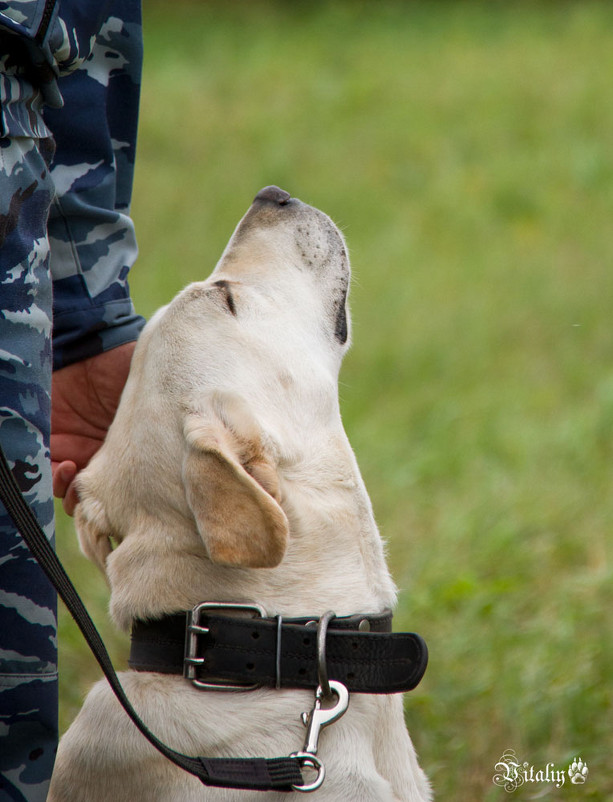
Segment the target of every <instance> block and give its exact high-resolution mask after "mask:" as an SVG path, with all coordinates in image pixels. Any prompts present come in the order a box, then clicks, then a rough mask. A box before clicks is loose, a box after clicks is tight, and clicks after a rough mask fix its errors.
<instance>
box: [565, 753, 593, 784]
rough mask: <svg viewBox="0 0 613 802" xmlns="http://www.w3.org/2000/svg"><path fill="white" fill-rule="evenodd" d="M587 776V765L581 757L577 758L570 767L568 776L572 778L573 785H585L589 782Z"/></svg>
mask: <svg viewBox="0 0 613 802" xmlns="http://www.w3.org/2000/svg"><path fill="white" fill-rule="evenodd" d="M587 775H588V767H587V765H586V764H585V763H584V762H583V761H582V760H581V758H580V757H576V758H575V759H574V760H573V762H572V763H571V764H570V766H569V767H568V776H569V777H570V781H571V783H573V785H583V783H584V782H585V781H586V780H587Z"/></svg>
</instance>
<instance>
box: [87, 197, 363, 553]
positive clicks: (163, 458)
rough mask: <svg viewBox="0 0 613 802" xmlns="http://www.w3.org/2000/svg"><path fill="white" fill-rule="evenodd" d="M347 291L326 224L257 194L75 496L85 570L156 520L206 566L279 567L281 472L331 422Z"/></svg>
mask: <svg viewBox="0 0 613 802" xmlns="http://www.w3.org/2000/svg"><path fill="white" fill-rule="evenodd" d="M348 287H349V260H348V256H347V250H346V247H345V243H344V241H343V238H342V236H341V234H340V232H339V231H338V229H337V228H336V226H335V225H334V224H333V223H332V221H331V220H330V219H329V218H328V217H327V216H326V215H324V214H323V213H322V212H320V211H318V210H317V209H314V208H312V207H310V206H307V205H306V204H304V203H302V202H301V201H299V200H297V199H295V198H291V197H290V195H289V194H288V193H286V192H284V191H283V190H280V189H278V188H277V187H267V188H265V189H263V190H262V191H261V192H259V193H258V195H257V196H256V198H255V200H254V202H253V204H252V206H251V207H250V208H249V210H248V212H247V213H246V215H245V216H244V217H243V219H242V220H241V222H240V223H239V225H238V227H237V228H236V230H235V232H234V234H233V236H232V238H231V239H230V241H229V243H228V245H227V247H226V249H225V251H224V253H223V255H222V257H221V259H220V261H219V263H218V264H217V266H216V268H215V270H214V271H213V273H212V275H211V276H210V277H209V278H208V279H207V280H206V281H203V282H198V283H195V284H192V285H190V286H189V287H187V288H186V289H185V290H184V291H183V292H181V293H180V294H179V295H178V296H177V297H176V298H175V299H174V300H173V301H172V303H170V304H169V305H168V306H167V307H164V308H163V309H161V310H159V311H158V312H157V313H156V314H155V315H154V316H153V318H152V319H151V321H150V322H149V323H148V324H147V326H146V327H145V329H144V330H143V333H142V335H141V339H140V341H139V343H138V346H137V349H136V351H135V355H134V360H133V366H132V370H131V373H130V377H129V379H128V383H127V385H126V388H125V391H124V394H123V397H122V401H121V404H120V407H119V410H118V412H117V416H116V419H115V421H114V423H113V425H112V427H111V430H110V432H109V435H108V437H107V440H106V442H105V445H104V446H103V448H102V449H101V451H100V452H99V454H98V455H97V456H96V457H95V458H94V460H93V461H92V463H91V465H90V466H89V467H88V468H87V469H86V470H85V471H84V472H83V473H82V475H81V478H80V482H79V492H80V496H81V503H80V504H79V506H78V508H77V514H76V520H77V528H78V530H79V537H80V540H81V545H82V548H83V550H84V551H85V553H86V554H87V556H89V557H90V558H92V559H94V561H96V562H97V563H98V564H99V565H101V567H103V568H104V564H105V562H106V557H107V556H108V554H109V553H110V550H111V546H110V538H111V537H114V538H116V539H117V540H118V541H122V540H123V539H124V538H125V537H127V535H128V534H131V533H132V531H133V530H137V529H138V528H139V525H140V524H139V516H140V518H141V519H143V518H147V517H148V516H149V517H150V516H151V514H152V513H153V514H155V515H156V516H166V517H167V518H171V517H173V516H174V518H175V519H176V520H178V519H181V520H182V521H185V520H188V521H190V522H191V527H192V529H193V528H194V524H195V528H196V529H197V531H198V533H199V535H200V537H201V538H202V541H203V543H204V545H205V547H206V551H207V554H208V557H209V559H210V560H211V561H213V562H217V563H220V564H223V565H230V566H240V567H271V566H274V565H277V564H278V563H279V562H280V561H281V560H282V558H283V555H284V553H285V549H286V546H287V540H288V530H289V527H288V521H287V517H286V514H285V512H284V511H283V509H282V506H281V503H280V502H281V501H282V499H281V497H280V486H279V466H280V465H283V464H285V465H288V464H292V463H296V462H299V461H300V459H301V458H302V457H303V455H304V451H305V449H306V450H308V448H309V444H311V445H312V446H313V447H314V448H316V447H317V444H318V443H321V442H323V441H324V440H325V438H326V436H328V435H329V433H330V432H332V431H333V429H334V427H336V426H337V424H339V423H340V415H339V412H338V400H337V399H338V392H337V380H338V371H339V367H340V363H341V360H342V356H343V354H344V352H345V351H346V349H347V347H348V342H349V316H348V311H347V293H348ZM334 430H335V429H334ZM335 431H336V430H335Z"/></svg>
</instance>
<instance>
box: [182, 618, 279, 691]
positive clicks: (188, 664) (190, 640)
mask: <svg viewBox="0 0 613 802" xmlns="http://www.w3.org/2000/svg"><path fill="white" fill-rule="evenodd" d="M210 610H215V611H216V612H218V611H220V610H239V611H245V612H251V613H254V614H255V615H254V616H253V617H254V618H264V617H265V616H266V611H265V610H264V608H263V607H262V606H261V605H259V604H256V603H255V602H245V603H244V604H241V603H239V602H200V604H197V605H196V606H195V607H194V608H193V609H192V610H191V611H190V612H189V614H188V616H187V627H186V630H185V657H184V659H183V676H184V677H185V678H186V679H188V680H190V681H191V682H192V684H193V685H195V686H196V688H200V689H201V690H207V691H254V690H255V689H256V688H259V687H260V686H259V685H258V684H257V683H256V684H255V685H228V684H226V683H224V682H204V681H203V680H200V679H198V678H197V676H196V669H197V668H199V667H200V668H201V667H203V666H204V665H205V663H206V658H204V657H198V636H199V635H206V634H207V633H208V632H209V628H208V627H203V626H202V624H201V623H200V616H201V615H202V614H203V613H204V612H206V611H210Z"/></svg>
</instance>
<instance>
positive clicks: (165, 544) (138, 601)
mask: <svg viewBox="0 0 613 802" xmlns="http://www.w3.org/2000/svg"><path fill="white" fill-rule="evenodd" d="M336 439H337V445H340V442H339V440H340V439H342V442H343V447H342V451H340V456H341V459H340V460H339V459H338V456H339V450H338V449H337V450H336V455H337V458H336V459H335V462H334V464H333V465H332V464H331V463H329V464H326V463H325V459H324V458H322V457H318V456H317V453H318V449H317V448H316V447H314V448H313V449H311V456H310V457H307V459H311V460H317V461H318V462H319V464H318V466H317V470H313V467H314V466H313V465H308V466H307V465H305V463H304V459H303V460H302V461H301V462H292V463H287V464H285V466H283V467H282V468H281V469H280V471H279V473H280V479H281V485H280V492H281V504H282V507H283V509H284V512H285V514H286V515H287V518H288V521H289V524H290V540H289V546H288V550H287V553H286V555H285V557H284V559H283V561H282V562H281V564H280V565H279V566H277V567H276V568H264V569H262V568H260V569H257V568H234V567H223V566H220V565H215V564H213V563H211V561H210V560H209V558H208V556H207V554H206V550H205V548H204V545H203V543H202V540H201V539H200V537H199V536H198V533H197V532H195V530H194V527H193V524H190V523H189V522H188V521H186V520H185V518H184V517H183V516H181V515H179V514H175V515H174V516H171V515H167V516H166V517H165V518H164V519H163V520H162V519H160V518H148V519H142V518H141V519H140V524H139V526H140V527H141V530H139V531H132V532H130V534H129V536H128V537H126V538H125V540H124V541H123V542H122V543H121V545H120V546H119V547H118V548H117V549H116V550H115V552H114V553H113V554H111V555H110V557H109V559H108V561H107V574H108V578H109V582H110V585H111V590H112V597H111V612H112V615H113V618H114V619H115V621H116V623H117V624H118V625H119V626H120V627H121V628H123V629H129V627H130V625H131V622H132V621H133V620H134V619H139V618H140V619H142V618H152V617H156V616H160V615H164V614H168V613H173V612H177V611H178V610H187V609H190V608H191V607H193V606H194V605H195V604H197V603H198V602H201V601H205V600H212V601H243V600H249V601H256V602H258V603H259V604H261V605H262V606H263V607H264V608H265V609H266V611H267V613H268V614H269V615H276V614H279V613H280V614H283V615H286V616H302V615H316V614H321V613H323V612H324V611H325V610H328V609H333V610H334V611H335V612H336V613H337V615H349V614H352V613H356V612H377V611H380V610H382V609H384V608H386V607H393V606H394V602H395V588H394V584H393V582H392V580H391V577H390V575H389V572H388V569H387V566H386V563H385V557H384V554H383V548H382V545H381V539H380V536H379V533H378V531H377V527H376V523H375V520H374V516H373V513H372V508H371V504H370V500H369V498H368V494H367V492H366V489H365V487H364V483H363V481H362V478H361V476H360V473H359V469H358V466H357V463H356V461H355V458H354V456H353V452H352V451H351V448H350V446H349V443H348V441H347V439H346V437H345V436H344V433H343V437H342V438H339V436H337V438H336ZM319 453H321V452H319ZM303 456H304V455H303ZM306 477H317V480H316V482H314V481H313V480H312V479H310V480H307V479H306ZM144 577H146V578H147V586H146V587H143V583H142V581H141V578H144Z"/></svg>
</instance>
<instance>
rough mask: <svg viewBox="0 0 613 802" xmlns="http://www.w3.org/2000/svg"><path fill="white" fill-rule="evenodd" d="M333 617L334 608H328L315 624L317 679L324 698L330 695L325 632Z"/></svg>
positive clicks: (334, 615)
mask: <svg viewBox="0 0 613 802" xmlns="http://www.w3.org/2000/svg"><path fill="white" fill-rule="evenodd" d="M333 618H336V613H335V612H334V610H328V612H327V613H324V614H323V615H322V616H321V618H320V619H319V623H318V624H317V681H318V683H319V687H320V688H321V691H322V698H324V699H329V698H330V697H331V696H332V690H331V688H330V682H329V680H328V665H327V662H326V633H327V632H328V624H329V623H330V621H331V620H332V619H333Z"/></svg>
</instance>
